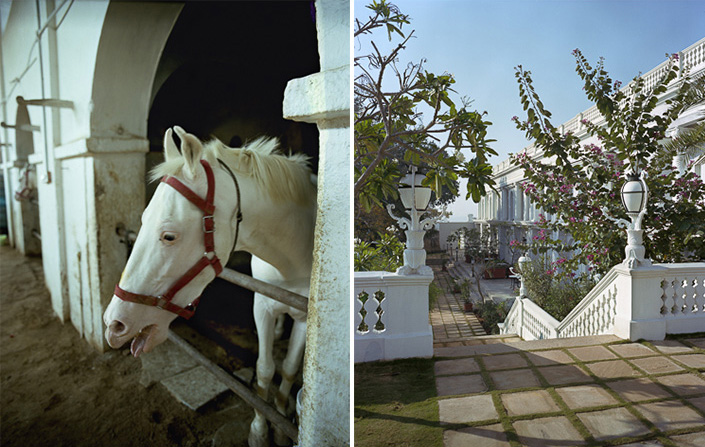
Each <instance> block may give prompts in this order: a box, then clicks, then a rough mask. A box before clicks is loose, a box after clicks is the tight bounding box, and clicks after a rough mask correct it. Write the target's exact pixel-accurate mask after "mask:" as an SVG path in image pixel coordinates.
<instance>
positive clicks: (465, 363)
mask: <svg viewBox="0 0 705 447" xmlns="http://www.w3.org/2000/svg"><path fill="white" fill-rule="evenodd" d="M433 369H434V371H435V373H436V375H437V376H442V375H448V374H468V373H473V372H478V371H480V366H479V365H478V364H477V362H476V361H475V359H471V358H467V359H453V360H439V361H437V362H436V364H435V365H434V367H433Z"/></svg>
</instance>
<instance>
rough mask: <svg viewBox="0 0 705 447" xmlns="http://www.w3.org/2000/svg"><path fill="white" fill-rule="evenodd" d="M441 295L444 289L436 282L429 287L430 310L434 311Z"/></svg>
mask: <svg viewBox="0 0 705 447" xmlns="http://www.w3.org/2000/svg"><path fill="white" fill-rule="evenodd" d="M441 293H443V289H441V287H440V286H439V285H438V284H436V283H435V282H431V284H429V285H428V310H432V309H433V307H434V306H435V304H436V301H438V295H440V294H441Z"/></svg>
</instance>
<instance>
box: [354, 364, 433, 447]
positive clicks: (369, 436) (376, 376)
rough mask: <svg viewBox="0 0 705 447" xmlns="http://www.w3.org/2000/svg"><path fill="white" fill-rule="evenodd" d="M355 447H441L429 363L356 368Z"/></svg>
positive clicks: (430, 365)
mask: <svg viewBox="0 0 705 447" xmlns="http://www.w3.org/2000/svg"><path fill="white" fill-rule="evenodd" d="M355 446H356V447H382V446H395V447H397V446H398V447H412V446H414V447H415V446H424V447H443V429H442V428H441V425H440V423H439V422H438V403H437V398H436V383H435V379H434V375H433V360H431V359H406V360H396V361H392V362H373V363H361V364H358V365H355Z"/></svg>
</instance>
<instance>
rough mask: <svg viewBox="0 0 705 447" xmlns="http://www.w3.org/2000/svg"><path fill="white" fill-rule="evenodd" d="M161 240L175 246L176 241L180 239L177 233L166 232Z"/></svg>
mask: <svg viewBox="0 0 705 447" xmlns="http://www.w3.org/2000/svg"><path fill="white" fill-rule="evenodd" d="M159 239H160V240H161V241H162V242H164V243H166V244H173V243H174V242H176V239H178V236H177V234H176V233H169V232H167V231H165V232H164V233H162V236H161V237H160V238H159Z"/></svg>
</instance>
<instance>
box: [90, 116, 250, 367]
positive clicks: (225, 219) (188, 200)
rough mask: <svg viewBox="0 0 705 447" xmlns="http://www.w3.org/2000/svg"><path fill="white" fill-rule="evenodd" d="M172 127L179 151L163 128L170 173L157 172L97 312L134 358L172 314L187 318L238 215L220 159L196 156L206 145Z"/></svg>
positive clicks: (162, 333)
mask: <svg viewBox="0 0 705 447" xmlns="http://www.w3.org/2000/svg"><path fill="white" fill-rule="evenodd" d="M174 131H175V132H176V133H177V135H178V136H179V138H180V139H181V153H179V150H178V149H177V147H176V143H175V142H174V138H173V133H172V130H171V129H169V130H167V131H166V134H165V136H164V156H165V163H163V166H162V171H164V170H167V171H170V172H171V173H172V175H168V176H165V177H164V178H162V182H161V183H160V184H159V186H158V187H157V189H156V191H155V193H154V196H153V197H152V199H151V201H150V202H149V205H148V206H147V208H146V209H145V211H144V213H143V214H142V226H141V228H140V231H139V233H138V236H137V240H136V241H135V245H134V248H133V250H132V254H131V255H130V258H129V259H128V261H127V265H126V266H125V270H124V271H123V274H122V276H121V278H120V282H119V283H118V286H117V287H116V288H115V294H114V295H113V297H112V300H111V302H110V304H109V305H108V308H107V309H106V310H105V313H104V315H103V321H104V322H105V324H106V326H107V329H106V331H105V338H106V340H107V341H108V344H109V345H110V346H111V347H113V348H119V347H121V346H122V345H124V344H125V343H126V342H128V341H130V340H132V345H131V352H132V354H133V355H134V356H135V357H137V356H139V355H140V354H141V353H142V352H149V351H151V350H152V349H154V347H155V346H157V345H158V344H160V343H162V342H164V341H165V340H166V338H167V335H168V329H169V324H170V323H171V322H172V321H173V320H174V319H175V318H176V317H177V316H185V317H187V318H188V317H190V315H191V314H192V313H193V307H195V304H196V302H197V300H198V297H200V295H201V293H202V292H203V289H204V288H205V287H206V285H208V283H210V282H211V281H212V280H213V279H214V278H215V276H216V275H217V274H218V273H220V270H222V265H221V262H222V264H224V263H226V262H227V260H228V257H229V255H230V252H231V250H232V249H233V246H234V245H235V243H236V237H237V236H236V235H237V231H238V229H239V222H240V219H241V218H240V216H239V209H240V203H239V202H240V192H239V187H238V186H237V180H236V178H235V176H234V175H233V174H232V172H231V171H230V170H229V169H228V168H227V167H225V166H224V165H223V166H219V164H218V160H214V159H211V160H210V163H209V162H208V161H206V160H202V156H203V155H204V148H203V145H202V143H201V141H200V140H199V139H198V138H196V137H195V136H194V135H191V134H189V133H187V132H186V131H184V130H183V129H182V128H180V127H178V126H177V127H175V128H174ZM209 171H210V172H209ZM231 177H232V179H231ZM216 185H218V188H216V187H215V186H216ZM236 190H237V191H236ZM236 199H237V200H236ZM216 203H217V204H218V205H217V206H215V205H214V204H216ZM216 229H217V231H216ZM209 245H210V246H209ZM221 260H222V261H221Z"/></svg>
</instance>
